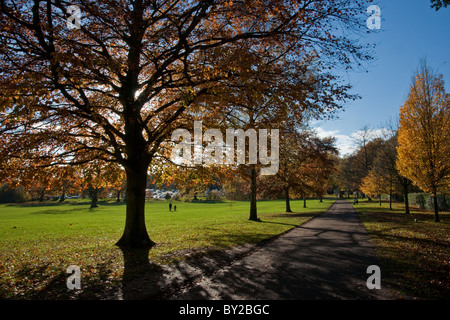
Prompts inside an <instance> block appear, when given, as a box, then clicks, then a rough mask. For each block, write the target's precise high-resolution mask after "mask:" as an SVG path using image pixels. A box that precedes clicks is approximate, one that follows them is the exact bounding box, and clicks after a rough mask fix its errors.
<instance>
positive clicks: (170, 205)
mask: <svg viewBox="0 0 450 320" xmlns="http://www.w3.org/2000/svg"><path fill="white" fill-rule="evenodd" d="M169 211H172V203H169Z"/></svg>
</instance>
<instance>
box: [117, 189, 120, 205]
mask: <svg viewBox="0 0 450 320" xmlns="http://www.w3.org/2000/svg"><path fill="white" fill-rule="evenodd" d="M116 202H120V189H117V198H116Z"/></svg>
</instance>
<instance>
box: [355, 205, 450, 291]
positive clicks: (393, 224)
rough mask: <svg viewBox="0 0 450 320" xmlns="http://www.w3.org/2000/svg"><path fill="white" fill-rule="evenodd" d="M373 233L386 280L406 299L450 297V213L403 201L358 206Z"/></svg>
mask: <svg viewBox="0 0 450 320" xmlns="http://www.w3.org/2000/svg"><path fill="white" fill-rule="evenodd" d="M354 207H355V208H356V209H357V211H358V212H359V213H360V217H361V219H362V221H363V223H364V225H365V227H366V229H367V230H368V231H369V233H370V235H371V239H372V242H373V243H374V245H375V246H376V250H377V255H378V256H379V258H380V263H381V265H380V268H381V274H382V283H383V282H384V283H385V284H388V285H389V286H391V287H392V288H393V289H394V290H395V291H397V292H399V294H400V295H401V296H404V297H405V298H418V299H448V298H449V297H450V213H449V212H440V213H439V218H440V220H441V221H440V222H437V223H436V222H434V213H433V212H430V211H426V210H419V209H417V208H411V209H412V210H411V214H410V215H406V214H405V213H404V212H405V211H404V205H403V204H402V203H394V204H393V210H389V203H386V202H384V203H382V205H381V206H379V204H378V202H377V201H374V202H367V200H363V201H360V202H359V204H357V205H354Z"/></svg>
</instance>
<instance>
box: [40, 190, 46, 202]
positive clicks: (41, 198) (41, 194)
mask: <svg viewBox="0 0 450 320" xmlns="http://www.w3.org/2000/svg"><path fill="white" fill-rule="evenodd" d="M44 197H45V189H41V192H40V193H39V202H42V201H44Z"/></svg>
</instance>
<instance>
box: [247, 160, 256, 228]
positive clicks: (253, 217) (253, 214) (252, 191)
mask: <svg viewBox="0 0 450 320" xmlns="http://www.w3.org/2000/svg"><path fill="white" fill-rule="evenodd" d="M250 194H251V199H250V218H249V220H252V221H258V213H257V211H256V168H255V167H254V166H252V170H251V177H250Z"/></svg>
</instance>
